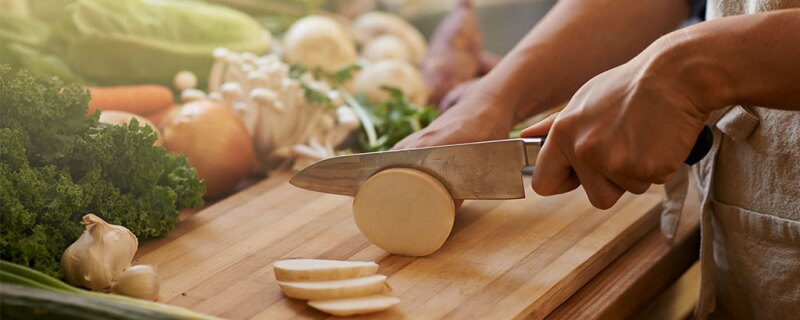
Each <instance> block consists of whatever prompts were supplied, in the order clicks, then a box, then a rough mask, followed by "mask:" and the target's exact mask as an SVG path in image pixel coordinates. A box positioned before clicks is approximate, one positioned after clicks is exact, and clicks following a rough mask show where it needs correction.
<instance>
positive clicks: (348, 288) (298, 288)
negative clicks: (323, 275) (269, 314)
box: [278, 274, 387, 300]
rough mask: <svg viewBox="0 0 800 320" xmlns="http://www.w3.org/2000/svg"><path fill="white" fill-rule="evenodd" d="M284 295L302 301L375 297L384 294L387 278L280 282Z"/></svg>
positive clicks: (378, 276) (370, 277) (374, 276)
mask: <svg viewBox="0 0 800 320" xmlns="http://www.w3.org/2000/svg"><path fill="white" fill-rule="evenodd" d="M278 285H280V286H281V289H282V290H283V293H284V294H286V295H287V296H289V297H290V298H295V299H302V300H330V299H343V298H352V297H361V296H368V295H374V294H378V293H381V292H383V291H384V290H385V289H386V288H387V286H386V276H384V275H380V274H377V275H372V276H367V277H361V278H355V279H346V280H333V281H314V282H284V281H278Z"/></svg>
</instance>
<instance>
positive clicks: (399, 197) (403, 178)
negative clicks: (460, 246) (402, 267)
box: [353, 168, 455, 256]
mask: <svg viewBox="0 0 800 320" xmlns="http://www.w3.org/2000/svg"><path fill="white" fill-rule="evenodd" d="M353 216H354V218H355V222H356V225H357V226H358V229H359V230H361V232H362V233H363V234H364V236H366V237H367V239H369V241H371V242H372V243H373V244H375V245H376V246H378V247H380V248H381V249H383V250H386V251H388V252H390V253H393V254H397V255H404V256H426V255H429V254H431V253H433V252H435V251H436V250H438V249H439V248H440V247H441V246H442V245H443V244H444V242H445V240H446V239H447V237H448V236H449V235H450V231H451V230H452V228H453V222H454V219H455V204H454V202H453V198H452V197H451V196H450V193H449V192H448V190H447V188H445V186H444V185H442V183H441V182H439V180H437V179H436V178H434V177H432V176H430V175H428V174H426V173H423V172H421V171H419V170H414V169H406V168H392V169H386V170H383V171H381V172H378V173H377V174H375V175H374V176H372V177H370V178H369V179H368V180H367V181H366V182H365V183H364V185H362V186H361V188H360V189H359V191H358V193H357V194H356V197H355V200H354V201H353Z"/></svg>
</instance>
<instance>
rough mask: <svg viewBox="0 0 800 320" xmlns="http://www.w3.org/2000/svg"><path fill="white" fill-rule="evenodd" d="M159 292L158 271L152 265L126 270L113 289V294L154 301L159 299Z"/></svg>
mask: <svg viewBox="0 0 800 320" xmlns="http://www.w3.org/2000/svg"><path fill="white" fill-rule="evenodd" d="M158 290H159V283H158V275H157V274H156V269H155V268H154V267H153V266H150V265H137V266H132V267H130V268H128V269H126V270H125V272H123V273H122V275H121V276H120V278H119V280H118V281H117V283H116V284H115V285H114V286H113V287H112V288H111V292H112V293H116V294H119V295H123V296H128V297H132V298H138V299H144V300H152V301H155V300H156V299H158Z"/></svg>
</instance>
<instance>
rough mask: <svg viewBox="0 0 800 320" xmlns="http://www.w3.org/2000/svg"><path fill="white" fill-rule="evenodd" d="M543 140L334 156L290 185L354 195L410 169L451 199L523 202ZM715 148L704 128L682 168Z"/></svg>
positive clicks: (709, 130)
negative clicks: (374, 179)
mask: <svg viewBox="0 0 800 320" xmlns="http://www.w3.org/2000/svg"><path fill="white" fill-rule="evenodd" d="M545 139H546V138H545V137H539V138H520V139H505V140H494V141H485V142H474V143H463V144H454V145H445V146H437V147H426V148H417V149H406V150H392V151H381V152H371V153H361V154H353V155H345V156H338V157H333V158H328V159H324V160H320V161H317V162H315V163H313V164H312V165H310V166H308V167H306V168H305V169H303V170H301V171H300V172H298V173H297V174H296V175H295V176H294V177H293V178H292V180H290V181H289V182H290V183H291V184H292V185H294V186H297V187H300V188H303V189H308V190H312V191H319V192H325V193H333V194H341V195H348V196H355V195H356V193H357V192H358V189H359V188H360V187H361V185H362V184H364V182H366V181H367V179H369V177H371V176H372V175H373V174H375V173H378V171H381V170H383V169H387V168H398V167H399V168H411V169H417V170H420V171H423V172H425V173H427V174H430V175H432V176H433V177H435V178H437V179H438V180H439V181H440V182H442V184H443V185H444V186H445V187H446V188H447V190H448V191H450V194H451V195H452V196H453V198H454V199H488V200H492V199H494V200H501V199H519V198H524V197H525V187H524V185H523V183H522V169H523V168H526V167H529V166H533V165H535V164H536V157H537V156H538V155H539V150H540V149H541V147H542V146H543V145H544V142H545ZM712 144H713V135H712V133H711V129H710V128H709V127H708V126H705V127H704V128H703V130H702V131H701V132H700V134H699V135H698V137H697V140H696V141H695V145H694V147H693V148H692V150H691V152H690V153H689V155H688V157H687V158H686V160H685V161H684V163H686V164H688V165H692V164H695V163H697V162H699V161H700V160H701V159H703V157H705V155H706V154H707V153H708V151H709V150H710V149H711V145H712Z"/></svg>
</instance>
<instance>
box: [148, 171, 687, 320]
mask: <svg viewBox="0 0 800 320" xmlns="http://www.w3.org/2000/svg"><path fill="white" fill-rule="evenodd" d="M289 177H290V175H289V174H288V173H281V174H277V175H275V176H273V177H271V178H269V179H266V180H264V181H261V182H258V183H256V184H254V185H252V186H250V187H248V188H247V189H245V190H243V191H241V192H239V193H237V194H234V195H232V196H230V197H228V198H226V199H223V200H221V201H219V202H217V203H215V204H213V205H211V206H208V207H207V208H205V209H203V210H200V211H199V212H197V213H189V214H186V215H185V217H184V218H185V219H184V220H183V221H181V222H179V224H178V226H177V227H176V228H175V229H174V230H173V231H172V232H171V233H170V234H169V236H167V237H166V238H163V239H156V240H151V241H146V242H143V244H142V246H141V248H140V249H139V252H138V254H137V258H136V261H135V263H150V264H155V265H156V266H157V268H158V270H159V278H160V281H161V288H162V290H161V296H160V299H159V301H162V302H166V303H171V304H175V305H180V306H184V307H188V308H191V309H194V310H198V311H201V312H206V313H209V314H213V315H217V316H221V317H226V318H234V319H245V318H264V319H282V318H286V319H288V318H309V319H315V318H324V317H325V315H324V314H322V313H319V312H317V311H314V310H313V309H311V308H310V307H308V306H306V304H305V303H304V302H302V301H297V300H292V299H288V298H286V297H284V296H283V295H282V293H281V291H280V289H279V288H278V286H277V283H276V281H275V279H274V274H273V270H272V267H271V264H272V263H273V262H274V261H277V260H279V259H284V258H297V257H303V258H323V259H344V260H366V261H376V262H378V263H379V264H380V266H381V267H380V270H379V273H381V274H385V275H387V276H389V280H388V281H389V284H390V285H391V286H392V287H393V289H394V290H393V293H392V294H394V295H397V296H398V297H400V299H401V303H400V305H398V306H397V307H396V308H394V309H392V310H389V311H386V312H383V313H379V314H376V315H373V318H394V319H400V318H487V317H491V318H493V319H503V318H520V317H529V318H537V319H539V318H544V317H548V316H549V317H551V318H558V317H565V318H566V317H569V318H574V317H575V316H578V317H584V315H585V314H584V313H581V312H583V311H582V310H593V312H594V313H592V314H595V315H631V314H636V313H637V312H639V311H641V310H642V309H643V308H644V307H645V306H646V305H647V303H649V301H650V300H652V297H654V296H655V295H657V294H658V293H660V291H663V290H664V289H665V288H666V287H667V286H668V285H669V282H670V279H671V278H672V276H671V274H673V273H674V274H676V275H679V274H680V273H682V271H683V270H679V269H680V266H679V265H678V264H676V263H673V262H672V261H677V260H680V259H677V258H676V257H685V255H683V254H679V253H677V252H678V251H679V250H680V249H682V248H684V247H690V246H691V243H690V242H689V241H690V240H689V239H690V238H691V236H689V234H690V233H691V230H689V229H691V220H692V219H684V220H683V222H684V224H683V225H682V227H681V230H682V234H681V237H680V238H679V241H678V242H676V243H677V244H679V245H673V246H670V245H667V244H666V242H665V240H664V239H663V237H661V236H660V234H658V230H657V228H656V225H657V220H658V205H659V203H660V201H661V199H662V197H661V193H660V192H659V191H660V190H659V189H660V188H659V187H656V188H653V190H651V191H650V192H648V193H646V194H644V195H641V196H633V195H626V196H625V197H623V199H622V200H621V201H620V203H619V204H618V205H617V206H615V207H614V208H612V209H611V210H606V211H601V210H597V209H594V208H592V207H591V206H590V205H589V203H588V201H587V200H586V199H585V196H584V195H583V193H582V191H581V190H576V191H574V192H571V193H568V194H565V195H560V196H556V197H548V198H543V197H539V196H536V195H533V194H528V198H526V199H524V200H512V201H468V202H467V203H466V204H465V206H464V207H463V208H462V209H461V210H460V211H459V213H458V215H457V217H456V225H455V227H454V231H453V233H452V234H451V236H450V238H449V239H448V241H447V243H445V245H444V247H443V248H442V249H440V250H439V251H438V252H436V253H434V254H433V255H431V256H428V257H424V258H412V257H399V256H394V255H389V254H387V253H386V252H384V251H382V250H380V249H378V248H377V247H375V246H373V245H371V244H369V242H368V241H367V240H366V239H365V238H364V237H363V236H362V235H361V234H360V233H359V232H358V230H357V228H356V227H355V224H354V223H353V221H352V216H351V215H352V213H351V211H350V204H351V199H350V198H348V197H343V196H336V195H326V194H320V193H314V192H310V191H306V190H302V189H298V188H295V187H293V186H291V185H289V184H288V183H287V181H288V179H289ZM527 182H528V181H526V183H527ZM687 218H689V217H687ZM676 259H677V260H676ZM659 290H660V291H659Z"/></svg>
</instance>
